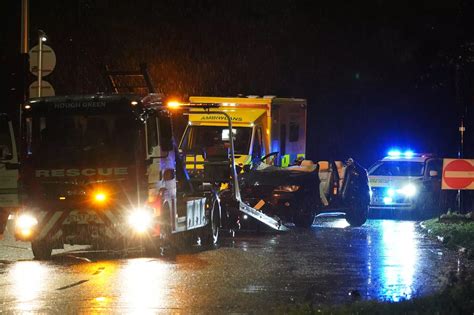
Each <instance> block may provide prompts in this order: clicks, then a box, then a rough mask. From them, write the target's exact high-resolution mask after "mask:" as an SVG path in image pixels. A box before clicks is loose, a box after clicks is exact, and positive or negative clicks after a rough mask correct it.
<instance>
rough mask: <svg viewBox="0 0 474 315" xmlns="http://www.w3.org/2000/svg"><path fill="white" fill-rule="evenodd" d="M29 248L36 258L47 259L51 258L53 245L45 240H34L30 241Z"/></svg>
mask: <svg viewBox="0 0 474 315" xmlns="http://www.w3.org/2000/svg"><path fill="white" fill-rule="evenodd" d="M31 250H32V251H33V256H34V257H35V259H36V260H48V259H51V253H52V252H53V245H52V244H51V242H49V241H47V240H39V241H34V242H31Z"/></svg>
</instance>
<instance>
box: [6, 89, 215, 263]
mask: <svg viewBox="0 0 474 315" xmlns="http://www.w3.org/2000/svg"><path fill="white" fill-rule="evenodd" d="M22 120H23V123H22V129H23V130H22V135H23V136H22V139H21V141H22V148H21V159H22V167H21V186H22V188H23V190H24V192H25V198H24V200H23V201H22V208H21V210H20V211H19V213H18V214H17V216H16V223H15V236H16V238H17V239H19V240H23V241H30V242H31V243H32V249H33V253H34V256H35V258H37V259H47V258H49V257H50V256H51V252H52V249H54V248H62V247H63V245H64V244H85V245H93V246H94V247H97V248H103V249H110V248H116V247H117V246H122V245H123V243H124V242H133V241H137V240H138V241H140V242H141V243H142V244H145V245H146V246H147V248H148V249H153V248H156V247H166V246H172V244H173V242H174V241H175V240H176V238H177V237H178V236H180V235H188V236H191V239H194V240H195V239H197V237H199V238H200V239H201V241H202V242H205V243H208V244H213V243H215V242H217V238H218V235H219V234H218V233H219V226H220V203H219V199H218V198H217V196H216V193H215V192H213V191H212V189H205V187H204V186H203V185H202V186H201V187H202V188H203V189H202V190H200V191H195V190H193V188H192V186H191V185H188V178H187V176H186V170H185V165H184V164H183V163H182V161H181V160H180V158H179V154H176V153H177V147H176V145H175V143H174V140H173V130H172V125H171V119H170V115H169V112H168V111H167V110H166V108H165V107H164V106H163V105H162V101H161V97H160V96H158V95H149V96H147V97H145V98H142V97H141V96H138V95H118V94H111V95H104V94H97V95H80V96H61V97H43V98H36V99H31V100H29V101H28V102H27V104H26V105H24V108H23V114H22ZM183 233H184V234H183Z"/></svg>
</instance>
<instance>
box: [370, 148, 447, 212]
mask: <svg viewBox="0 0 474 315" xmlns="http://www.w3.org/2000/svg"><path fill="white" fill-rule="evenodd" d="M442 167H443V160H442V159H441V158H437V157H435V156H434V155H433V154H415V153H413V152H411V151H407V152H400V151H390V152H389V154H388V156H387V157H385V158H383V159H382V160H380V161H378V162H376V163H375V164H374V165H373V166H371V167H370V168H369V182H370V186H371V201H370V211H371V212H372V214H374V215H376V214H380V215H382V216H385V215H389V216H390V215H400V216H404V215H406V216H408V217H412V218H427V217H429V216H433V215H435V214H437V213H438V211H439V208H440V202H442V200H441V198H440V197H441V174H442Z"/></svg>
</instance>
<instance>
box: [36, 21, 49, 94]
mask: <svg viewBox="0 0 474 315" xmlns="http://www.w3.org/2000/svg"><path fill="white" fill-rule="evenodd" d="M47 39H48V38H47V37H46V34H45V32H43V31H42V30H38V97H41V88H42V81H43V79H42V77H43V42H45V41H46V40H47Z"/></svg>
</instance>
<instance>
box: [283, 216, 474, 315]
mask: <svg viewBox="0 0 474 315" xmlns="http://www.w3.org/2000/svg"><path fill="white" fill-rule="evenodd" d="M423 227H425V228H426V229H425V231H426V232H428V233H429V234H431V235H434V236H438V237H439V239H440V240H442V242H443V243H444V244H445V245H446V246H448V247H451V248H453V249H460V248H463V249H465V250H464V251H465V254H466V256H467V257H468V258H469V259H474V220H473V215H472V213H471V214H468V215H467V216H466V215H459V214H456V213H453V214H451V213H449V214H447V215H443V216H442V217H441V218H439V219H438V218H436V219H431V220H427V221H424V222H423ZM447 282H448V283H447V285H446V287H445V288H444V289H443V290H442V291H441V292H439V293H436V294H433V295H430V296H426V297H419V298H414V299H411V300H405V301H401V302H378V301H356V302H354V303H350V304H346V305H339V306H315V305H311V304H310V303H307V304H303V305H298V306H294V307H288V308H287V309H285V310H281V311H282V312H281V313H285V314H474V270H473V269H472V268H471V269H466V270H462V271H461V272H460V274H456V273H454V272H453V273H452V274H449V275H447Z"/></svg>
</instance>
